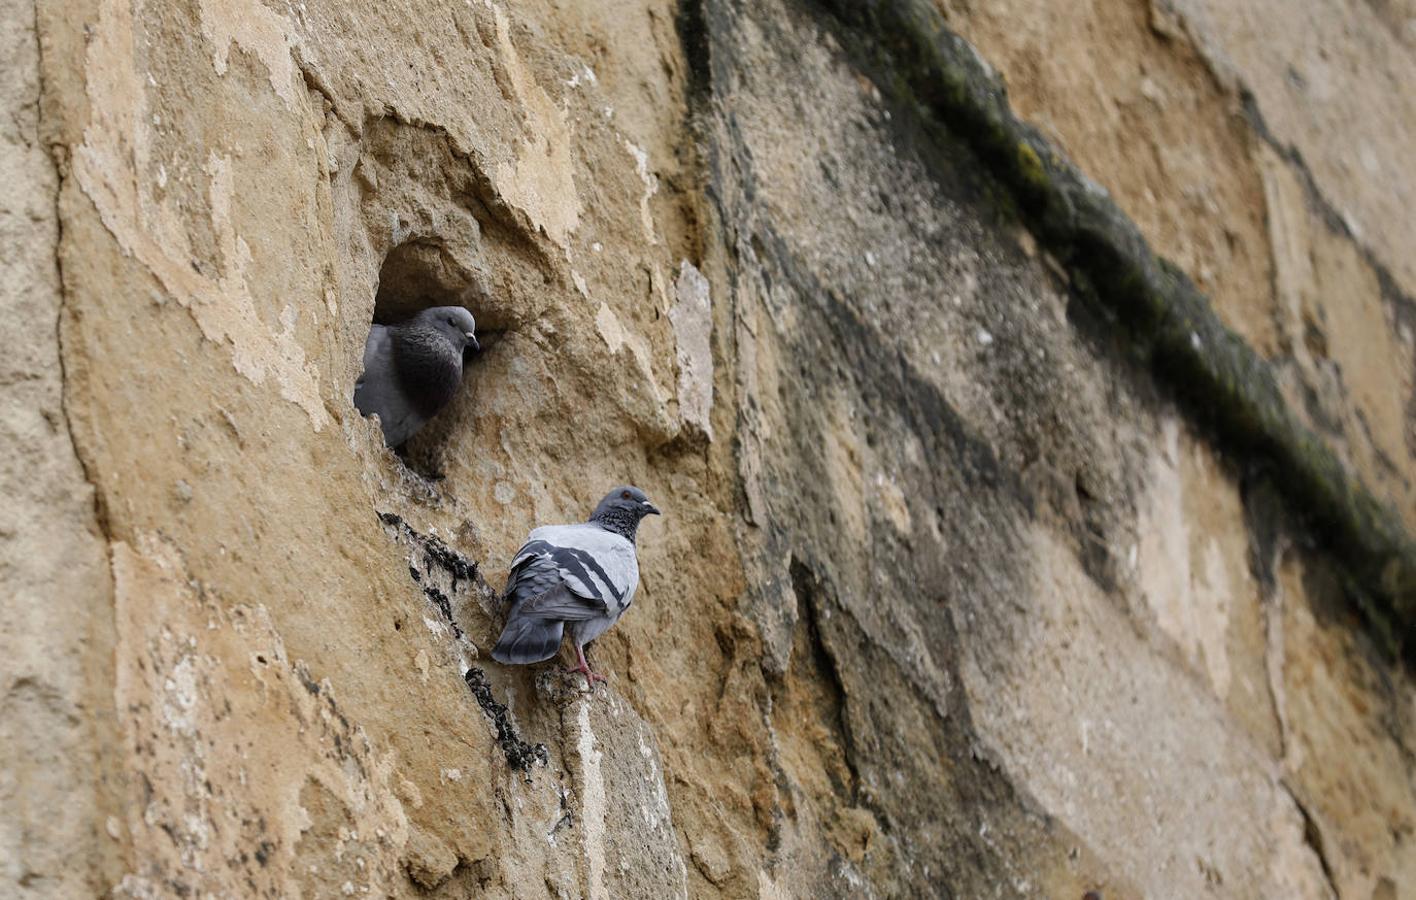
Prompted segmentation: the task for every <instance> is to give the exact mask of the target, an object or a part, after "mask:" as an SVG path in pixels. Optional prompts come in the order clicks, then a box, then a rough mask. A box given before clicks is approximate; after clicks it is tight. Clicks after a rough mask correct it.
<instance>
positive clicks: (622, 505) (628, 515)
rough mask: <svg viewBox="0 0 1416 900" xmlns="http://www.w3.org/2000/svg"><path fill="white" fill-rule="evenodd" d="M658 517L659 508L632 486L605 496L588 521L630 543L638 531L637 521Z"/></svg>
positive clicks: (622, 486)
mask: <svg viewBox="0 0 1416 900" xmlns="http://www.w3.org/2000/svg"><path fill="white" fill-rule="evenodd" d="M657 515H659V508H658V507H657V506H655V505H654V504H652V503H650V502H649V498H648V497H647V496H645V494H644V492H643V491H641V490H640V489H639V488H637V487H634V486H632V485H627V484H625V485H620V486H619V487H617V488H615V489H614V490H612V491H610V492H609V493H608V494H606V495H605V499H603V500H601V501H600V505H599V506H597V507H595V512H593V513H592V514H591V515H590V521H591V522H594V523H595V524H597V525H599V526H600V527H601V528H604V529H605V530H606V531H613V532H615V533H616V534H621V535H624V536H625V537H627V538H629V539H630V540H631V541H632V540H634V535H635V532H636V531H638V530H639V520H640V519H643V518H644V517H645V516H657Z"/></svg>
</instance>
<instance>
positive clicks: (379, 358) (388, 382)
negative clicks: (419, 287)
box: [354, 306, 482, 447]
mask: <svg viewBox="0 0 1416 900" xmlns="http://www.w3.org/2000/svg"><path fill="white" fill-rule="evenodd" d="M476 330H477V323H476V322H475V321H474V320H473V318H472V314H471V313H470V312H468V311H467V310H465V309H463V308H462V307H460V306H434V307H432V308H431V309H425V310H423V311H422V312H420V313H418V314H417V315H416V316H414V317H413V318H411V319H409V320H408V321H406V322H401V323H399V324H397V325H375V326H373V328H371V329H369V340H368V341H367V342H365V344H364V374H362V375H360V376H359V380H358V381H356V382H355V383H354V405H355V406H356V407H358V408H359V412H361V413H363V414H364V415H366V416H371V415H374V414H375V413H378V416H379V424H380V425H382V426H383V433H384V442H385V443H386V444H388V445H389V446H390V447H398V446H401V445H402V444H403V443H404V442H405V441H407V440H408V439H409V438H411V437H412V436H413V435H415V434H417V433H418V431H419V430H420V429H422V427H423V426H424V425H426V424H428V420H429V419H431V418H432V417H433V416H435V415H437V412H438V410H440V409H442V408H443V407H444V406H446V405H447V403H448V401H449V400H451V399H452V397H453V395H454V394H456V393H457V388H458V386H459V385H461V384H462V353H463V351H464V350H466V349H467V348H468V347H471V348H472V349H473V350H480V349H482V347H481V345H480V344H478V343H477V337H476V334H475V332H476Z"/></svg>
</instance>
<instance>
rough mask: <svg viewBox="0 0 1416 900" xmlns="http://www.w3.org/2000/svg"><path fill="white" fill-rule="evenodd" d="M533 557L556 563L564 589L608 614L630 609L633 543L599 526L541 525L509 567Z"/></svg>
mask: <svg viewBox="0 0 1416 900" xmlns="http://www.w3.org/2000/svg"><path fill="white" fill-rule="evenodd" d="M533 556H534V557H543V558H547V559H549V560H551V561H552V562H553V563H555V565H556V568H557V569H558V571H559V574H560V577H561V579H562V580H563V581H564V582H565V584H566V587H568V588H570V590H571V591H573V592H575V593H576V594H578V595H580V596H582V597H585V598H587V599H592V600H598V601H600V602H602V603H604V604H605V606H606V608H607V609H608V610H609V612H610V614H611V615H618V614H619V613H621V612H623V611H624V610H625V609H626V608H627V607H628V606H629V604H630V603H631V602H632V601H633V599H634V591H635V588H637V587H638V586H639V562H638V560H637V559H636V558H635V553H634V544H632V543H630V541H629V540H627V539H626V538H624V537H622V536H620V535H618V534H615V533H613V532H610V531H606V530H604V529H603V528H601V527H599V526H598V525H591V524H588V523H587V524H581V525H543V526H541V527H540V528H537V529H535V530H533V531H532V532H531V534H530V536H529V537H528V538H527V541H526V543H525V544H524V545H523V546H522V548H521V549H520V550H519V551H517V554H516V558H515V559H514V560H513V561H512V568H516V567H517V566H519V565H521V564H522V563H524V562H525V561H526V560H528V559H530V558H531V557H533Z"/></svg>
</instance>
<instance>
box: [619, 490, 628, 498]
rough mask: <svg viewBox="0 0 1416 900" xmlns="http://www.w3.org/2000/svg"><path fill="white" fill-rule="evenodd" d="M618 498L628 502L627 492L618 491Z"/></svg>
mask: <svg viewBox="0 0 1416 900" xmlns="http://www.w3.org/2000/svg"><path fill="white" fill-rule="evenodd" d="M620 497H621V498H623V499H625V500H628V499H629V491H620Z"/></svg>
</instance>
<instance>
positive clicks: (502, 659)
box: [492, 616, 565, 666]
mask: <svg viewBox="0 0 1416 900" xmlns="http://www.w3.org/2000/svg"><path fill="white" fill-rule="evenodd" d="M564 630H565V623H564V622H560V621H546V620H545V619H534V618H531V617H529V616H528V617H526V618H515V617H513V618H512V620H511V621H509V622H507V623H506V628H504V629H502V633H501V638H500V639H498V640H497V646H496V647H495V648H494V649H493V650H492V659H494V660H496V661H497V662H499V663H503V664H505V665H513V666H525V665H530V664H531V663H538V662H544V661H546V660H548V659H550V658H551V657H552V656H555V655H556V652H557V651H558V650H560V645H561V634H562V633H563V632H564Z"/></svg>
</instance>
